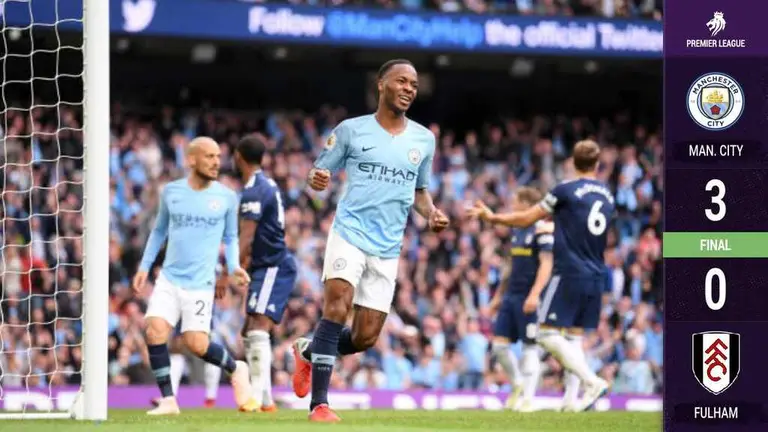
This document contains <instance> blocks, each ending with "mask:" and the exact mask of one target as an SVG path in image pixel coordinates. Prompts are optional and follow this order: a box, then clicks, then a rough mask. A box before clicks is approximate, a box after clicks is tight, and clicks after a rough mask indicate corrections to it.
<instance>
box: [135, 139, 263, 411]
mask: <svg viewBox="0 0 768 432" xmlns="http://www.w3.org/2000/svg"><path fill="white" fill-rule="evenodd" d="M220 155H221V152H220V150H219V146H218V144H216V142H215V141H213V140H212V139H210V138H206V137H199V138H196V139H194V140H192V142H190V144H189V148H188V151H187V163H188V165H189V168H190V170H191V173H190V174H189V176H187V177H186V178H183V179H180V180H176V181H174V182H171V183H168V185H167V186H166V187H165V188H164V189H163V191H162V194H161V196H160V209H159V212H158V215H157V220H156V222H155V227H154V229H153V230H152V233H151V234H150V236H149V240H148V242H147V246H146V249H145V250H144V257H143V258H142V260H141V264H140V267H139V271H138V272H137V273H136V276H135V277H134V279H133V290H134V292H135V293H136V294H141V292H142V291H143V289H144V286H145V284H146V282H147V276H148V272H149V269H150V268H151V266H152V264H153V263H154V261H155V258H156V257H157V254H158V252H159V251H160V248H161V247H162V245H163V242H164V241H165V240H166V237H167V239H168V245H167V249H166V254H165V261H164V262H163V267H162V270H161V271H160V275H159V277H158V278H157V281H156V283H155V287H154V290H153V291H152V295H151V296H150V298H149V305H148V308H147V313H146V321H147V331H146V333H147V334H146V338H147V347H148V350H149V361H150V366H151V367H152V371H153V372H154V374H155V377H156V379H157V384H158V386H159V387H160V393H161V394H162V396H163V399H162V400H161V401H160V403H159V404H158V406H157V407H156V408H155V409H153V410H150V411H149V412H148V414H149V415H173V414H179V412H180V411H179V406H178V404H177V402H176V398H175V397H174V394H173V389H172V385H171V377H170V359H169V355H168V345H167V343H168V338H169V336H170V335H171V332H172V331H173V328H174V327H175V326H176V324H177V323H178V322H179V319H181V332H182V339H183V340H184V344H185V345H186V346H187V348H189V350H190V351H191V352H192V353H193V354H195V355H197V356H198V357H200V358H202V359H203V360H205V361H206V362H208V363H212V364H215V365H217V366H220V367H221V368H222V369H224V370H225V371H226V372H227V373H229V374H230V375H231V380H232V386H233V390H234V393H235V401H236V402H237V404H238V405H239V406H242V405H245V404H246V403H247V402H248V399H249V398H250V397H251V386H250V384H249V382H248V365H246V364H245V362H242V361H235V359H234V358H233V357H232V355H231V354H230V353H229V352H228V351H227V350H226V349H225V348H224V347H222V346H221V345H219V344H216V343H213V342H211V341H210V338H209V336H208V333H209V331H210V329H211V312H212V309H213V300H214V295H215V282H216V272H215V269H216V264H217V262H218V256H219V246H220V244H221V243H222V242H223V243H224V244H225V245H226V252H225V255H226V260H227V266H228V267H229V273H230V274H232V275H233V279H234V283H236V284H237V285H245V284H247V283H248V282H249V280H250V278H249V277H248V274H247V273H246V272H245V271H244V270H243V269H242V268H240V267H239V264H240V262H239V261H240V260H239V256H238V255H239V250H238V244H237V205H238V201H237V196H236V195H235V193H234V191H232V190H230V189H228V188H227V187H225V186H224V185H222V184H221V183H219V182H217V181H216V178H217V177H218V174H219V166H220Z"/></svg>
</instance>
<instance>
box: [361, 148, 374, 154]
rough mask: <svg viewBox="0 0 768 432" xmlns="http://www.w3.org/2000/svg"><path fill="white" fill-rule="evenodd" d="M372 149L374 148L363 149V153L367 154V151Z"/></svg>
mask: <svg viewBox="0 0 768 432" xmlns="http://www.w3.org/2000/svg"><path fill="white" fill-rule="evenodd" d="M374 148H375V147H368V148H365V147H363V153H365V152H367V151H368V150H373V149H374Z"/></svg>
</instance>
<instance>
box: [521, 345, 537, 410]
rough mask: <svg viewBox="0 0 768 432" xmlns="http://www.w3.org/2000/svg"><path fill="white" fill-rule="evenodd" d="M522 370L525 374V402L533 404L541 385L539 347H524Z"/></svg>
mask: <svg viewBox="0 0 768 432" xmlns="http://www.w3.org/2000/svg"><path fill="white" fill-rule="evenodd" d="M520 369H521V371H522V372H523V400H524V401H528V402H533V398H534V396H536V387H538V385H539V375H540V374H541V362H540V361H539V347H538V346H536V345H528V344H526V345H523V361H522V367H521V368H520Z"/></svg>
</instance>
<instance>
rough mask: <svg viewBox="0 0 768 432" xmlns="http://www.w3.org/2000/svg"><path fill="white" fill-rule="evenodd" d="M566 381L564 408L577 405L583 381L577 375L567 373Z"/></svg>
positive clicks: (564, 379) (564, 378)
mask: <svg viewBox="0 0 768 432" xmlns="http://www.w3.org/2000/svg"><path fill="white" fill-rule="evenodd" d="M563 381H565V394H564V395H563V406H569V405H576V402H577V401H578V399H579V387H580V386H581V380H580V379H579V377H577V376H576V374H573V373H571V372H566V373H565V376H564V377H563Z"/></svg>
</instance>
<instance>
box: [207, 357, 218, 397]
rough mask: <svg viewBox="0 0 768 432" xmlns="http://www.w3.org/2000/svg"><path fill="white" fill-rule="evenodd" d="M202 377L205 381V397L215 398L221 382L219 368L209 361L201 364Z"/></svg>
mask: <svg viewBox="0 0 768 432" xmlns="http://www.w3.org/2000/svg"><path fill="white" fill-rule="evenodd" d="M203 379H204V381H205V398H206V399H213V400H215V399H216V396H218V393H219V383H220V382H221V368H220V367H218V366H216V365H214V364H210V363H206V364H205V366H203Z"/></svg>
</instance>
